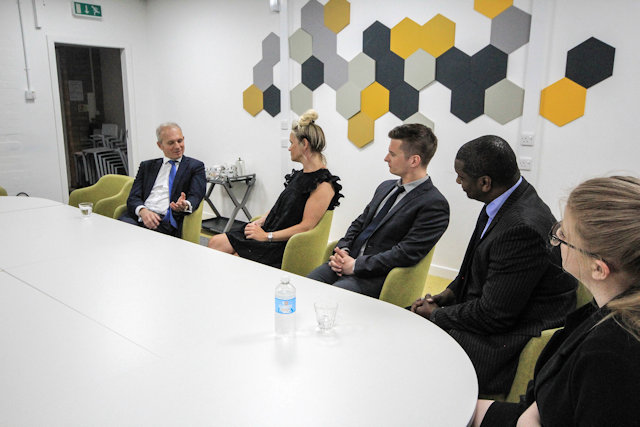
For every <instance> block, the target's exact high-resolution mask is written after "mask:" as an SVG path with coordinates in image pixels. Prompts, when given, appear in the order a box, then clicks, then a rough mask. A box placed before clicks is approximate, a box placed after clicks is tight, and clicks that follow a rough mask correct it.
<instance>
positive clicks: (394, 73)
mask: <svg viewBox="0 0 640 427" xmlns="http://www.w3.org/2000/svg"><path fill="white" fill-rule="evenodd" d="M376 81H377V82H378V83H380V84H381V85H382V86H384V87H386V88H387V89H389V90H391V89H393V88H394V87H396V86H398V85H399V84H400V83H402V82H403V81H404V59H402V58H400V57H399V56H398V55H396V54H395V53H393V52H387V53H386V55H384V56H382V57H381V58H379V59H377V60H376Z"/></svg>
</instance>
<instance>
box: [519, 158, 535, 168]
mask: <svg viewBox="0 0 640 427" xmlns="http://www.w3.org/2000/svg"><path fill="white" fill-rule="evenodd" d="M518 168H520V170H521V171H530V170H532V169H533V159H532V158H531V157H527V156H520V157H519V158H518Z"/></svg>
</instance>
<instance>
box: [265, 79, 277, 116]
mask: <svg viewBox="0 0 640 427" xmlns="http://www.w3.org/2000/svg"><path fill="white" fill-rule="evenodd" d="M262 103H263V104H264V111H266V112H267V113H269V114H270V115H271V117H275V116H277V115H278V114H279V113H280V89H278V88H277V87H275V86H273V85H271V86H269V87H268V88H267V90H265V91H264V93H263V94H262Z"/></svg>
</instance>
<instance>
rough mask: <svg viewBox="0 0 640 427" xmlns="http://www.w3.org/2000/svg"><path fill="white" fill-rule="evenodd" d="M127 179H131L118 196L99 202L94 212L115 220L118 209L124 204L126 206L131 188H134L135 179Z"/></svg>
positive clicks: (94, 207)
mask: <svg viewBox="0 0 640 427" xmlns="http://www.w3.org/2000/svg"><path fill="white" fill-rule="evenodd" d="M127 178H129V180H128V181H127V182H126V183H125V184H124V186H123V187H122V189H121V190H120V192H119V193H118V194H114V195H113V196H111V197H106V198H104V199H101V200H98V203H96V204H95V205H94V206H93V211H94V212H95V213H97V214H100V215H104V216H108V217H109V218H113V217H114V213H115V211H116V209H117V208H118V207H119V206H122V204H123V203H124V204H125V205H126V203H127V198H129V192H130V191H131V186H133V178H132V177H127Z"/></svg>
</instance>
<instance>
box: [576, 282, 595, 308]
mask: <svg viewBox="0 0 640 427" xmlns="http://www.w3.org/2000/svg"><path fill="white" fill-rule="evenodd" d="M591 301H593V295H591V292H589V289H587V288H586V287H585V286H584V285H583V284H582V282H578V288H577V289H576V308H580V307H582V306H583V305H585V304H587V303H590V302H591Z"/></svg>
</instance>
